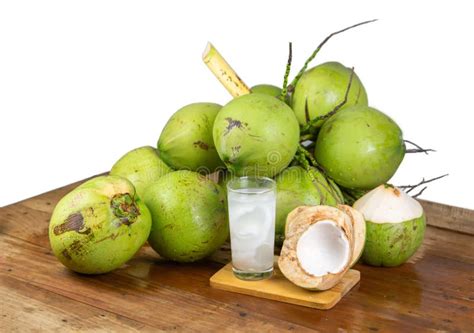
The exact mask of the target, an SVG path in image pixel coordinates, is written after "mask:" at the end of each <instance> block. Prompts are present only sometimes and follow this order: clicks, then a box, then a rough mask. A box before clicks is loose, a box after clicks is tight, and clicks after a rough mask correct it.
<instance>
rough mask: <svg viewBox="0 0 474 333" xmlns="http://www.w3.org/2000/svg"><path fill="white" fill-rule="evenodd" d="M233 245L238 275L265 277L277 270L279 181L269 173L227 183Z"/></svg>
mask: <svg viewBox="0 0 474 333" xmlns="http://www.w3.org/2000/svg"><path fill="white" fill-rule="evenodd" d="M227 196H228V205H229V225H230V245H231V250H232V267H233V270H234V275H235V276H236V277H237V278H239V279H242V280H261V279H265V278H269V277H270V276H272V273H273V251H274V249H273V247H274V240H275V209H276V184H275V181H274V180H272V179H270V178H266V177H240V178H234V179H232V180H231V181H229V182H228V183H227Z"/></svg>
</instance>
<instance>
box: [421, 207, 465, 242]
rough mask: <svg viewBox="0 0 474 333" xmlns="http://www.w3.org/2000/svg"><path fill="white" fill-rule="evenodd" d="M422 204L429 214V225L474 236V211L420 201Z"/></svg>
mask: <svg viewBox="0 0 474 333" xmlns="http://www.w3.org/2000/svg"><path fill="white" fill-rule="evenodd" d="M420 202H421V204H422V206H423V209H424V210H425V211H426V212H427V213H428V220H427V223H428V225H432V226H434V227H438V228H444V229H449V230H454V231H458V232H463V233H466V234H469V235H474V222H473V221H474V211H472V210H469V209H464V208H460V207H453V206H448V205H443V204H440V203H436V202H432V201H426V200H420ZM429 216H436V218H429Z"/></svg>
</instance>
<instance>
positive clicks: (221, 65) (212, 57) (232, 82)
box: [202, 43, 250, 97]
mask: <svg viewBox="0 0 474 333" xmlns="http://www.w3.org/2000/svg"><path fill="white" fill-rule="evenodd" d="M202 60H203V61H204V63H205V64H206V66H207V67H209V69H210V70H211V72H212V73H213V74H214V75H215V76H216V77H217V79H218V80H219V81H220V82H221V83H222V85H223V86H224V87H225V88H226V89H227V91H228V92H229V93H230V94H231V95H232V96H233V97H239V96H242V95H246V94H249V93H250V89H249V87H248V86H247V85H246V84H245V82H244V81H242V79H241V78H240V77H239V76H238V75H237V73H236V72H235V71H234V69H233V68H232V67H231V66H230V65H229V63H228V62H227V61H226V60H225V59H224V57H223V56H222V55H221V54H220V53H219V51H217V49H216V48H215V47H214V45H212V44H211V43H207V45H206V49H205V50H204V53H203V54H202Z"/></svg>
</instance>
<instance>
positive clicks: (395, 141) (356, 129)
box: [314, 106, 405, 190]
mask: <svg viewBox="0 0 474 333" xmlns="http://www.w3.org/2000/svg"><path fill="white" fill-rule="evenodd" d="M404 155H405V144H404V142H403V136H402V130H401V129H400V127H398V125H397V124H396V123H395V122H394V121H393V120H392V119H391V118H390V117H388V116H387V115H385V114H384V113H382V112H380V111H378V110H376V109H374V108H371V107H368V106H353V107H350V108H346V109H344V110H341V111H339V112H337V113H336V114H335V115H334V116H332V117H331V118H329V119H328V120H327V121H326V122H325V123H324V125H323V126H322V128H321V130H320V132H319V135H318V138H317V140H316V148H315V151H314V156H315V158H316V160H317V162H318V163H319V164H320V165H321V166H322V167H323V168H324V170H325V171H326V173H327V174H328V176H329V177H331V178H332V179H333V180H334V181H335V182H336V183H337V184H338V185H340V186H343V187H345V188H349V189H357V190H367V189H373V188H375V187H377V186H378V185H380V184H383V183H386V182H387V181H388V180H389V179H390V178H391V177H392V176H393V175H394V174H395V171H397V169H398V166H399V165H400V163H401V162H402V160H403V157H404Z"/></svg>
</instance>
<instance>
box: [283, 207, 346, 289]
mask: <svg viewBox="0 0 474 333" xmlns="http://www.w3.org/2000/svg"><path fill="white" fill-rule="evenodd" d="M323 220H331V221H334V222H335V223H336V225H338V226H339V227H340V228H341V229H342V231H343V232H344V234H345V235H346V237H347V239H348V240H349V244H350V251H351V253H353V250H354V239H353V230H352V222H351V218H350V217H349V216H348V215H347V214H346V213H345V212H344V211H342V210H340V209H338V208H335V207H330V206H301V207H298V208H295V209H294V210H293V211H292V212H291V213H290V214H288V218H287V221H286V230H285V233H286V238H285V241H284V242H283V247H282V249H281V253H280V258H279V259H278V266H279V268H280V270H281V272H282V273H283V275H285V277H286V278H287V279H288V280H290V281H291V282H293V283H294V284H296V285H297V286H299V287H302V288H305V289H310V290H327V289H330V288H332V287H333V286H334V285H336V284H337V283H338V282H339V281H340V280H341V278H342V277H343V276H344V274H345V273H346V272H347V271H348V270H349V268H350V263H351V260H349V261H348V262H347V264H346V265H345V266H344V268H343V269H342V270H341V271H340V272H338V273H335V274H333V273H328V274H327V275H324V276H315V275H312V274H309V273H307V272H306V271H305V270H304V269H303V268H302V267H301V265H300V262H299V259H298V257H297V254H296V247H297V244H298V241H299V239H300V237H301V236H302V235H303V233H304V232H305V231H306V230H307V229H308V228H309V227H310V226H311V225H313V224H315V223H318V222H319V221H323Z"/></svg>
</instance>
